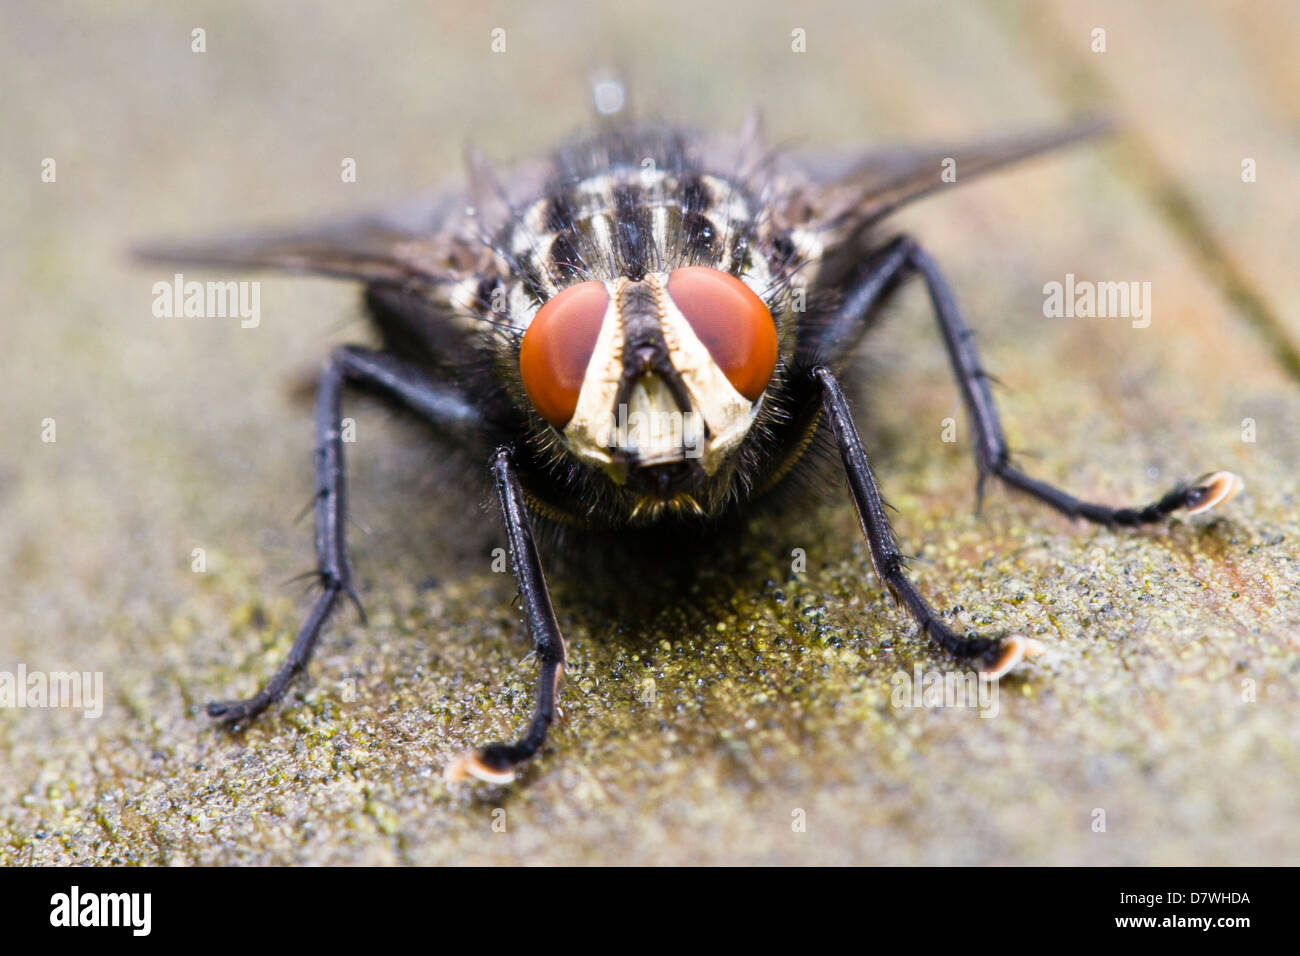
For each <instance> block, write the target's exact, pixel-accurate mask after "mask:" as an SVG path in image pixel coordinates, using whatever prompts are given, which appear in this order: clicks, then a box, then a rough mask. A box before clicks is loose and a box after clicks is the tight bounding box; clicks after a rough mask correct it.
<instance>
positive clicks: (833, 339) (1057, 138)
mask: <svg viewBox="0 0 1300 956" xmlns="http://www.w3.org/2000/svg"><path fill="white" fill-rule="evenodd" d="M608 124H609V125H607V126H605V127H604V128H602V129H600V130H599V131H598V132H596V133H595V134H594V135H592V136H591V137H590V138H587V139H583V140H580V141H576V142H572V143H570V144H568V145H565V146H563V147H561V148H560V149H559V150H558V151H556V152H555V153H554V154H553V155H552V156H551V157H550V158H549V159H546V160H543V161H540V162H537V163H533V164H531V165H526V166H524V167H522V168H521V169H520V170H518V171H517V172H516V174H515V175H514V176H513V177H512V178H511V179H510V180H509V181H508V183H503V182H502V181H500V180H498V178H497V177H496V175H495V174H494V173H493V172H492V171H491V170H490V169H489V167H488V166H487V164H486V163H485V162H484V160H483V159H482V158H481V157H480V156H479V155H478V154H476V153H473V152H470V153H469V156H468V184H467V187H466V188H465V189H464V190H463V191H451V192H447V193H443V194H440V195H438V196H436V197H434V198H433V199H432V200H426V201H421V202H417V203H412V204H409V205H408V206H406V207H404V208H403V209H401V210H400V211H399V212H397V213H395V214H383V215H376V216H372V217H367V218H363V219H357V220H352V221H345V222H340V223H336V224H333V225H328V226H325V227H322V228H317V229H313V230H309V231H302V232H293V233H287V234H282V235H271V236H254V237H244V238H235V239H230V240H218V241H214V242H206V243H199V244H194V245H178V246H162V247H153V248H147V249H142V250H140V254H141V255H142V257H144V258H146V259H149V260H153V261H158V262H183V263H194V264H201V265H210V266H221V267H242V268H265V269H279V270H286V271H291V272H308V273H319V274H324V275H330V276H336V277H340V278H344V279H351V280H356V281H360V282H362V283H363V284H364V292H365V304H366V308H367V312H368V314H369V316H370V318H371V319H372V321H373V322H374V325H375V327H376V329H377V331H378V333H379V335H380V338H381V340H382V343H383V344H382V347H381V348H379V349H369V348H362V347H360V346H354V345H346V346H342V347H340V348H338V349H336V350H335V351H334V352H333V354H332V355H331V356H330V357H329V359H328V361H327V362H326V363H325V365H324V369H323V372H322V374H321V377H320V381H319V385H318V388H317V396H316V411H315V431H316V444H315V448H316V450H315V472H316V495H315V503H314V512H315V539H316V557H317V575H318V577H319V581H320V585H321V591H320V594H319V595H318V596H317V597H316V598H315V601H314V603H313V605H312V607H311V610H310V611H309V613H308V614H307V617H306V620H305V622H304V623H303V624H302V626H301V629H300V630H299V631H298V633H297V636H296V638H295V640H294V642H293V645H292V647H291V649H290V651H289V654H288V657H287V659H286V660H285V661H284V663H283V664H282V665H281V666H280V668H279V669H278V670H277V671H276V673H275V674H274V675H273V676H272V677H271V679H270V680H269V681H268V682H267V683H266V685H265V686H264V687H263V688H262V689H261V690H260V691H258V693H256V694H255V695H254V696H252V697H250V698H248V699H247V700H236V701H222V702H214V703H211V704H209V705H208V708H207V711H208V714H209V715H211V716H212V717H213V718H215V719H217V720H219V721H222V722H224V723H225V724H227V725H231V726H234V725H238V724H242V723H244V722H247V721H249V720H251V719H252V718H254V717H256V716H257V715H258V714H260V713H261V712H262V711H264V710H265V709H266V708H267V707H269V706H270V705H271V704H273V703H275V702H276V701H278V700H279V699H280V698H281V697H282V696H283V695H284V694H285V692H286V690H287V689H288V687H289V686H290V684H291V682H292V681H293V680H294V679H295V678H296V677H297V676H298V675H299V674H300V673H301V672H302V671H303V670H304V669H305V668H306V666H307V663H308V661H309V659H310V657H311V654H312V651H313V649H314V648H315V646H316V643H317V640H318V638H319V637H320V634H321V631H322V629H323V627H324V626H325V623H326V621H327V619H328V618H329V616H330V614H331V612H332V611H333V610H334V609H335V607H336V605H337V604H338V603H339V601H340V599H342V598H348V599H350V600H351V601H352V602H353V603H354V604H356V606H357V608H358V611H360V610H361V604H360V600H359V598H358V595H357V593H356V591H355V589H354V586H353V572H352V565H351V561H350V560H349V556H348V548H347V540H346V529H347V520H346V515H347V499H346V483H345V478H344V463H343V445H342V440H341V433H340V414H341V399H342V395H343V392H344V390H345V388H346V387H348V386H357V387H363V388H365V389H367V390H369V391H372V392H379V393H381V394H383V395H385V396H386V397H388V398H389V399H391V400H393V401H394V402H395V403H396V404H398V405H401V406H404V407H405V408H406V409H407V410H409V411H410V412H413V413H414V414H415V415H417V416H419V417H420V418H423V419H425V420H426V421H428V422H430V423H432V424H433V425H434V426H435V427H436V428H437V429H438V430H439V431H440V432H441V433H442V434H443V435H444V436H446V437H447V438H448V439H449V440H452V441H456V442H459V443H460V444H461V445H462V446H464V447H467V448H469V449H471V450H476V451H477V453H479V454H480V455H481V460H483V461H484V462H485V463H486V464H487V467H488V468H489V469H490V472H491V476H492V478H493V481H494V484H495V488H496V495H497V499H498V501H499V504H500V511H501V516H502V518H503V520H504V523H505V530H506V537H507V540H508V544H509V554H510V559H511V565H512V568H513V571H514V574H515V577H516V580H517V582H518V587H519V594H520V597H521V600H522V603H523V608H524V612H525V617H526V619H527V622H528V630H529V632H530V635H531V638H532V641H533V644H534V647H535V650H536V658H537V661H538V667H539V674H538V683H537V696H536V701H535V704H534V707H533V711H532V716H531V720H530V721H529V723H528V725H527V727H526V728H525V729H524V731H523V733H522V734H521V736H520V737H519V739H518V740H516V741H515V742H513V743H493V744H489V745H487V746H485V747H481V748H478V749H475V750H472V751H470V752H468V753H465V754H463V755H462V756H460V757H459V758H457V759H456V760H455V761H453V763H452V764H451V765H450V766H449V767H448V768H447V776H448V778H449V779H464V778H467V777H475V778H478V779H481V780H485V781H489V782H494V783H503V782H508V781H510V780H512V779H513V778H514V775H515V774H516V772H517V771H518V770H519V769H520V768H521V767H522V766H523V765H524V764H525V763H526V762H527V761H528V760H529V759H530V758H531V757H533V756H534V755H535V754H536V753H537V752H538V751H539V750H540V749H541V747H542V746H543V744H544V742H545V740H546V735H547V731H548V729H549V728H550V726H551V724H552V722H553V720H554V719H555V717H556V714H557V700H558V697H559V693H560V682H561V677H562V675H563V673H564V666H565V645H564V638H563V635H562V634H561V632H560V627H559V625H558V623H557V621H556V617H555V612H554V609H553V607H552V603H551V596H550V593H549V591H548V588H547V584H546V578H545V575H544V574H543V569H542V562H541V559H540V557H539V553H538V548H537V544H536V541H535V537H534V527H535V525H540V524H545V525H548V526H549V525H558V526H561V527H564V528H567V529H569V530H571V531H577V532H582V531H610V530H617V529H632V528H659V529H665V530H667V531H670V532H673V533H681V534H683V535H685V534H708V533H711V531H712V530H715V529H718V528H721V527H722V526H723V525H724V524H725V522H726V520H727V519H728V518H734V517H735V516H736V515H737V514H741V513H744V512H745V511H746V510H747V509H749V508H751V507H753V506H755V505H756V504H758V503H759V502H761V501H762V500H763V499H765V498H767V497H768V496H770V495H771V493H772V492H773V490H774V489H776V488H778V487H780V486H782V485H783V484H784V483H785V482H786V481H787V479H788V476H789V475H790V473H791V471H792V470H793V469H795V468H797V467H800V466H802V465H803V464H804V462H805V460H806V459H807V457H808V456H807V455H806V453H805V452H806V449H808V447H809V446H810V444H811V443H812V441H813V439H814V438H817V437H819V436H826V437H827V438H829V439H830V440H831V441H833V442H834V445H835V446H836V448H837V449H838V452H839V458H840V460H841V462H842V465H843V468H844V471H845V473H846V475H847V478H848V487H849V490H850V492H851V495H852V498H853V503H854V505H855V507H856V509H857V514H858V519H859V522H860V525H861V528H862V532H863V534H864V535H865V537H866V541H867V545H868V549H869V553H870V558H871V564H872V567H873V568H874V571H875V575H876V577H877V578H878V579H879V581H880V583H881V585H882V586H883V588H885V589H887V590H888V591H890V592H891V593H892V594H893V595H894V596H895V597H896V598H897V599H898V600H899V601H900V602H901V603H902V604H903V606H904V607H905V608H906V609H907V611H908V612H909V614H910V615H911V616H912V617H913V618H914V619H915V620H916V622H917V624H918V625H919V627H920V628H921V629H922V630H923V631H924V632H925V633H926V634H928V635H929V637H930V638H931V639H932V640H933V641H934V642H935V643H936V644H938V645H939V646H940V647H941V648H943V649H944V650H945V651H947V652H948V653H949V654H951V655H952V656H954V657H957V658H963V659H967V660H970V661H972V662H973V663H974V665H975V666H976V667H977V668H978V669H979V671H980V672H981V674H982V675H984V676H985V677H986V678H988V679H990V680H995V679H997V678H999V677H1001V676H1002V675H1004V674H1006V673H1007V672H1008V671H1010V670H1011V669H1012V668H1013V667H1015V666H1016V665H1017V664H1018V663H1019V662H1020V661H1021V659H1022V658H1024V657H1025V656H1026V655H1029V654H1033V653H1036V652H1037V651H1038V650H1040V649H1041V648H1040V645H1039V644H1038V642H1036V641H1033V640H1030V639H1027V638H1024V637H1021V636H1017V635H1011V636H1001V637H998V636H984V637H980V636H973V635H963V634H958V633H957V632H955V631H954V630H953V629H952V628H951V627H949V626H948V625H947V624H946V623H945V622H944V621H943V619H942V618H941V616H940V615H939V613H938V612H937V611H936V610H935V609H934V608H933V607H932V606H931V605H930V603H929V602H928V601H927V600H926V598H925V597H924V596H923V595H922V594H921V592H920V591H919V590H918V589H917V588H916V586H915V585H914V584H913V583H912V581H911V579H910V578H909V577H908V575H907V572H906V569H905V566H904V560H903V555H902V554H901V553H900V551H899V549H898V546H897V544H896V542H895V539H894V535H893V532H892V530H891V529H890V526H889V521H888V518H887V516H886V514H885V507H884V502H883V500H882V498H881V494H880V490H879V488H878V487H877V484H876V479H875V477H874V475H873V474H872V469H871V465H870V462H869V460H868V455H867V451H866V449H865V448H864V447H863V444H862V441H861V438H860V436H859V433H858V430H857V427H856V426H855V424H854V421H853V417H852V414H851V411H850V405H849V401H848V399H847V398H846V396H845V391H844V389H843V388H842V387H841V378H842V377H843V375H844V374H845V372H846V371H847V370H848V369H849V368H850V367H851V360H852V356H853V353H854V349H855V348H856V346H857V345H858V343H859V341H860V340H861V339H862V336H863V334H864V333H865V332H866V331H867V330H868V329H869V328H870V327H871V325H872V320H873V319H874V318H875V317H876V316H878V315H879V313H880V306H881V304H882V302H883V301H884V300H885V299H886V297H887V296H888V295H889V294H890V293H891V292H892V291H893V290H894V289H895V288H896V287H897V286H898V285H899V283H900V282H901V281H902V280H904V279H906V278H907V277H909V276H912V275H917V276H919V277H920V280H921V281H922V282H923V283H924V285H925V286H926V289H927V291H928V292H929V297H930V301H931V303H932V306H933V311H934V314H935V317H936V319H937V321H938V326H939V332H940V337H941V339H942V341H943V345H944V348H945V349H946V351H947V355H948V360H949V363H950V365H951V368H952V373H953V375H954V377H955V379H956V382H957V385H958V388H959V390H960V393H961V397H962V400H963V403H964V405H965V408H966V411H967V413H968V415H969V417H970V422H971V426H972V429H973V433H974V436H975V441H974V451H975V461H976V466H977V469H978V475H979V482H978V485H977V496H978V495H979V494H980V493H981V492H982V490H983V486H984V483H985V481H986V480H987V479H989V478H990V477H991V478H994V479H997V480H999V481H1001V482H1003V483H1004V484H1006V485H1008V486H1009V487H1011V488H1013V489H1015V490H1017V491H1019V492H1022V493H1024V494H1027V495H1029V496H1031V497H1033V498H1036V499H1038V500H1039V501H1041V502H1042V503H1044V504H1046V505H1047V506H1049V507H1051V508H1054V509H1055V510H1057V511H1059V512H1061V513H1063V514H1065V515H1067V516H1070V517H1072V518H1082V519H1084V520H1087V521H1091V522H1094V523H1096V524H1101V525H1108V526H1117V525H1122V526H1136V525H1143V524H1149V523H1154V522H1159V521H1162V520H1164V519H1165V518H1166V517H1167V516H1169V515H1171V514H1173V513H1174V512H1179V511H1182V512H1186V513H1188V514H1195V513H1198V512H1203V511H1207V510H1208V509H1210V508H1213V507H1214V506H1215V505H1217V504H1220V503H1221V502H1223V501H1225V500H1227V499H1228V498H1230V497H1231V496H1232V495H1234V494H1236V493H1237V492H1238V491H1239V490H1240V489H1241V487H1242V482H1241V479H1240V478H1238V477H1237V476H1236V475H1234V474H1232V473H1230V472H1225V471H1219V472H1214V473H1211V474H1207V475H1205V476H1203V477H1201V478H1199V479H1197V480H1195V481H1192V482H1187V483H1183V484H1180V485H1178V486H1177V487H1175V488H1173V489H1172V490H1170V491H1169V492H1168V493H1166V494H1165V495H1164V496H1163V497H1161V498H1159V499H1158V500H1157V501H1155V502H1153V503H1151V504H1148V505H1145V506H1141V507H1135V508H1112V507H1108V506H1105V505H1100V504H1092V503H1089V502H1086V501H1082V500H1080V499H1078V498H1075V497H1073V496H1072V495H1070V494H1068V493H1066V492H1065V491H1062V490H1060V489H1058V488H1055V487H1053V486H1051V485H1049V484H1046V483H1045V482H1042V481H1039V480H1037V479H1035V478H1032V477H1030V476H1029V475H1027V474H1025V473H1024V472H1023V471H1021V470H1020V469H1019V468H1018V467H1016V465H1015V464H1014V463H1013V462H1012V460H1011V458H1010V455H1009V452H1008V449H1007V445H1006V442H1005V440H1004V438H1003V434H1002V426H1001V423H1000V421H999V418H998V412H997V408H996V405H995V404H994V401H993V396H992V394H991V392H990V390H989V384H988V376H987V375H986V374H985V372H984V370H983V367H982V366H981V364H980V360H979V356H978V354H977V352H976V349H975V345H974V343H973V341H972V337H971V333H970V330H969V329H968V327H967V325H966V322H965V320H964V319H963V318H962V315H961V312H960V310H959V308H958V305H957V300H956V298H955V297H954V295H953V293H952V290H951V289H950V288H949V286H948V284H947V282H946V281H945V280H944V278H943V275H942V274H941V272H940V270H939V267H938V266H937V265H936V263H935V261H934V260H933V259H932V258H931V257H930V256H929V255H928V254H927V253H926V252H925V250H924V249H923V248H922V247H921V246H920V245H919V244H918V243H917V242H916V241H915V240H914V239H912V238H910V237H909V236H906V235H895V236H892V237H887V236H883V235H882V234H881V232H880V229H879V226H880V223H881V221H882V220H883V219H885V218H886V217H887V216H888V214H889V213H891V212H893V211H894V210H895V209H897V208H898V207H899V206H901V205H903V204H904V203H907V202H910V201H912V200H914V199H917V198H919V197H921V196H924V195H926V194H928V193H932V192H934V191H936V190H937V189H939V188H940V186H941V185H942V184H943V178H942V176H941V173H942V171H943V169H944V168H945V160H948V161H951V160H952V159H955V160H956V162H957V165H958V168H959V169H960V170H961V173H962V180H961V181H962V182H965V181H967V180H969V179H970V178H972V177H974V176H977V175H979V174H982V173H984V172H987V171H990V170H993V169H995V168H997V167H1001V166H1004V165H1006V164H1008V163H1012V162H1015V161H1018V160H1021V159H1025V158H1027V157H1030V156H1034V155H1036V154H1039V153H1043V152H1045V151H1048V150H1052V149H1055V148H1057V147H1061V146H1064V145H1066V144H1068V143H1072V142H1074V141H1077V140H1080V139H1083V138H1085V137H1088V136H1090V135H1093V134H1095V133H1097V132H1099V129H1100V124H1098V123H1095V122H1085V123H1081V124H1076V125H1074V126H1070V127H1067V128H1063V129H1058V130H1053V131H1048V132H1040V133H1032V134H1028V135H1021V136H1015V137H1004V138H999V139H992V140H986V141H983V142H980V143H976V144H973V145H970V146H967V147H965V148H956V149H954V148H949V149H941V150H924V149H900V150H890V151H880V152H865V153H862V154H859V155H857V156H855V157H851V158H848V159H846V160H842V161H837V162H820V163H819V162H815V161H808V160H802V159H800V158H799V157H797V156H794V155H790V154H787V153H784V152H779V151H773V150H772V149H770V148H769V147H768V145H767V143H766V141H765V137H764V135H763V131H762V126H761V123H760V122H759V121H758V119H757V118H756V116H755V117H751V119H750V120H748V121H747V122H746V124H745V126H744V127H743V129H742V130H741V131H740V133H739V134H738V135H736V136H713V135H703V134H697V133H692V132H688V131H684V130H680V129H677V128H674V127H669V126H664V125H656V124H638V123H631V122H628V121H625V120H621V119H618V118H615V119H614V120H610V121H608ZM363 619H364V615H363Z"/></svg>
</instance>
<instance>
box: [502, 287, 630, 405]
mask: <svg viewBox="0 0 1300 956" xmlns="http://www.w3.org/2000/svg"><path fill="white" fill-rule="evenodd" d="M608 306H609V293H608V292H606V291H605V286H604V284H603V283H600V282H581V283H579V284H578V285H575V286H570V287H569V288H567V289H565V290H564V291H563V292H561V293H559V294H558V295H556V296H554V297H553V298H551V299H550V300H548V301H547V303H546V304H545V305H543V306H542V307H541V308H540V309H538V310H537V315H535V316H534V317H533V321H532V324H530V325H529V326H528V331H526V332H525V333H524V340H523V342H522V343H520V346H519V374H520V376H521V377H522V378H523V380H524V391H526V392H527V393H528V400H529V401H530V402H532V403H533V408H535V409H537V414H539V415H541V416H542V417H543V418H544V419H546V420H547V421H548V422H550V423H551V424H552V425H554V426H555V427H556V428H563V427H564V426H565V425H567V424H568V422H569V419H570V418H572V417H573V412H574V409H576V408H577V407H578V393H579V392H580V391H582V380H583V378H584V376H585V375H586V373H587V363H588V362H590V361H591V353H592V352H593V351H595V349H596V338H597V337H598V336H599V335H600V326H601V323H602V322H603V321H604V319H605V310H606V308H608Z"/></svg>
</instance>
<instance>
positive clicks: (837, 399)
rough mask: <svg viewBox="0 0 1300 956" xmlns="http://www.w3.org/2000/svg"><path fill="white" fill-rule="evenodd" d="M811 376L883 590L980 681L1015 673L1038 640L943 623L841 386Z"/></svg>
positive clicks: (827, 375) (826, 374)
mask: <svg viewBox="0 0 1300 956" xmlns="http://www.w3.org/2000/svg"><path fill="white" fill-rule="evenodd" d="M812 376H813V379H814V380H815V381H816V382H817V384H818V386H819V387H820V388H821V397H822V409H823V411H824V412H825V413H826V417H827V419H828V420H829V421H830V425H831V431H832V432H833V433H834V435H835V443H836V445H837V446H838V447H839V450H840V458H841V459H842V460H843V462H844V471H845V473H846V474H847V475H848V479H849V488H850V490H851V491H852V492H853V504H854V505H855V506H856V507H857V510H858V520H859V522H860V523H861V524H862V533H863V534H864V535H865V536H866V539H867V548H868V551H869V553H870V555H871V566H872V567H873V568H874V569H875V571H876V577H877V578H879V579H880V583H881V585H882V586H884V587H887V588H888V589H889V590H890V591H892V592H893V593H894V595H895V596H896V597H897V598H898V599H899V601H901V602H902V603H903V606H904V607H906V608H907V610H908V612H909V613H910V614H911V615H912V617H913V618H915V619H916V622H917V623H918V624H919V625H920V626H921V629H922V630H923V631H925V633H926V634H928V635H929V636H930V638H931V639H932V640H933V641H934V642H935V643H936V644H938V645H939V646H940V647H942V648H943V649H944V650H946V651H947V652H948V653H950V654H953V655H954V656H957V657H971V658H975V660H977V661H978V662H979V669H980V673H981V675H983V676H984V677H986V678H987V679H989V680H996V679H997V678H999V677H1001V676H1002V675H1003V674H1005V673H1006V672H1007V671H1009V670H1011V668H1013V667H1015V666H1016V664H1018V663H1019V662H1020V660H1021V658H1023V657H1024V656H1025V655H1026V654H1035V653H1038V651H1039V650H1041V645H1039V643H1038V642H1037V641H1034V640H1030V639H1027V638H1023V637H1019V636H1012V637H1006V638H989V637H978V638H964V637H962V636H960V635H959V634H957V633H956V632H955V631H953V630H952V628H950V627H948V625H946V624H944V623H943V621H942V620H941V619H940V618H939V614H938V612H937V611H935V609H934V608H932V607H931V606H930V604H929V603H928V602H927V601H926V600H925V598H924V597H922V596H921V592H920V591H918V590H917V589H916V585H915V584H913V583H912V582H911V580H910V579H909V578H908V577H907V575H906V573H904V571H903V556H902V554H900V553H899V550H898V545H897V543H896V542H895V541H894V532H893V530H892V529H891V528H890V527H889V519H888V518H887V517H886V515H885V503H884V501H883V500H882V499H881V497H880V489H879V488H877V487H876V478H875V475H873V474H872V473H871V463H870V462H869V461H868V460H867V453H866V451H865V450H864V449H863V447H862V439H861V437H859V435H858V429H857V426H856V425H854V424H853V416H852V414H851V413H850V411H849V404H848V401H847V400H846V399H845V397H844V392H843V390H842V389H841V388H840V383H839V382H838V381H836V379H835V376H834V375H833V374H831V372H830V370H829V369H827V368H825V367H822V366H819V367H817V368H814V369H813V370H812Z"/></svg>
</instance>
